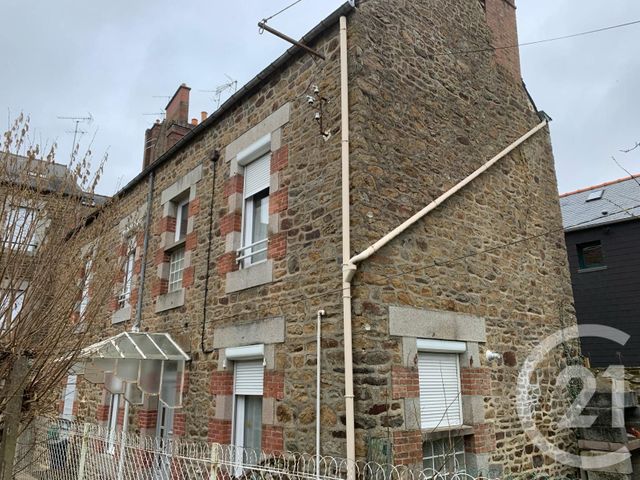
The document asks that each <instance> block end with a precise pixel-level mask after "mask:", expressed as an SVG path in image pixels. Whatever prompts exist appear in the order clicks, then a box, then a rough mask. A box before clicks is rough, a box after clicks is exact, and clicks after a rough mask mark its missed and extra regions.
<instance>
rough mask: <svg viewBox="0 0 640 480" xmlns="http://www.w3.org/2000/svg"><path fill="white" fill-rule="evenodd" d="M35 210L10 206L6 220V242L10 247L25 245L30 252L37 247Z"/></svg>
mask: <svg viewBox="0 0 640 480" xmlns="http://www.w3.org/2000/svg"><path fill="white" fill-rule="evenodd" d="M34 221H35V210H33V209H31V208H27V207H18V206H10V207H9V208H8V211H7V215H6V217H5V222H4V242H5V244H6V245H8V246H9V248H12V249H16V250H17V249H19V248H21V247H25V246H26V249H27V251H28V252H32V251H34V250H35V248H36V244H35V241H34Z"/></svg>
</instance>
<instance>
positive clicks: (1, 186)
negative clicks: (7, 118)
mask: <svg viewBox="0 0 640 480" xmlns="http://www.w3.org/2000/svg"><path fill="white" fill-rule="evenodd" d="M28 132H29V119H28V118H25V117H23V116H20V117H19V118H18V119H16V121H15V122H14V123H13V125H12V127H11V128H10V130H9V131H7V132H6V133H5V135H4V141H3V144H2V146H1V147H0V426H1V428H2V430H3V431H2V436H1V437H0V464H1V468H0V479H2V480H8V479H9V478H11V475H12V469H13V462H14V454H15V448H16V441H17V437H18V435H19V434H20V432H21V429H24V428H25V427H26V426H27V425H28V424H29V423H30V422H31V421H32V420H33V419H34V418H35V417H36V416H39V415H43V414H50V415H52V414H54V413H55V405H56V400H57V397H56V395H57V393H58V392H59V385H60V383H61V381H62V380H63V379H64V378H65V377H66V376H67V375H68V372H69V369H70V368H71V366H72V365H73V364H74V363H75V361H76V360H77V358H78V355H79V354H80V352H81V350H82V348H83V347H85V346H86V345H87V343H88V342H87V340H88V339H87V335H88V332H90V331H91V328H90V327H91V325H92V323H93V322H94V319H96V318H97V317H98V313H99V312H98V310H99V309H100V306H101V305H103V304H105V302H106V299H107V298H108V297H109V295H111V292H112V290H113V287H112V279H113V273H110V272H112V271H113V263H112V262H109V255H110V253H111V252H110V249H109V245H107V242H106V240H104V239H105V238H107V236H106V235H105V233H106V232H107V231H108V228H109V226H110V220H109V218H108V217H109V216H108V214H107V213H106V211H107V210H108V209H104V208H103V207H101V204H102V203H104V200H105V198H104V197H100V196H96V195H95V187H96V185H97V182H98V180H99V178H100V173H101V172H102V168H103V166H104V161H105V160H106V158H104V159H102V160H101V161H100V162H99V163H98V165H97V168H96V169H92V166H91V162H90V157H91V152H90V151H87V152H86V153H85V154H82V155H80V154H79V152H78V150H79V149H78V146H74V152H73V154H72V156H71V160H70V161H69V163H68V164H67V165H62V164H59V163H56V162H55V161H54V160H55V155H56V147H55V145H54V146H53V147H51V148H50V149H49V150H48V151H47V152H43V151H41V147H39V146H37V145H33V144H30V143H29V140H28V139H29V135H28ZM89 230H90V231H89ZM89 300H91V301H89Z"/></svg>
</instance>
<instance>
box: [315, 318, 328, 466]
mask: <svg viewBox="0 0 640 480" xmlns="http://www.w3.org/2000/svg"><path fill="white" fill-rule="evenodd" d="M325 314H326V312H325V311H324V310H318V321H317V324H316V478H318V479H319V478H320V391H321V382H322V317H324V316H325Z"/></svg>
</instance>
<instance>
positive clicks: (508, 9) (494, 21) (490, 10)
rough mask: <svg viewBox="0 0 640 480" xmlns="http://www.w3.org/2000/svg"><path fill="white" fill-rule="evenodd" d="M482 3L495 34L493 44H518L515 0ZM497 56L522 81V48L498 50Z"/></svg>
mask: <svg viewBox="0 0 640 480" xmlns="http://www.w3.org/2000/svg"><path fill="white" fill-rule="evenodd" d="M481 3H484V7H485V15H486V18H487V24H488V25H489V28H490V29H491V33H492V34H493V46H494V47H505V46H512V45H518V25H517V23H516V5H515V0H484V1H482V0H481ZM495 58H496V62H498V64H499V65H502V66H503V67H504V68H505V69H506V70H507V71H508V72H509V73H511V75H513V76H514V77H515V79H516V80H517V81H518V82H519V81H521V79H522V73H521V71H520V50H519V49H518V48H504V49H501V50H496V52H495Z"/></svg>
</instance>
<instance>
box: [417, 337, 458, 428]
mask: <svg viewBox="0 0 640 480" xmlns="http://www.w3.org/2000/svg"><path fill="white" fill-rule="evenodd" d="M442 343H455V344H458V343H460V342H442ZM462 345H464V344H462ZM418 376H419V380H420V418H421V424H422V428H423V429H429V430H437V429H443V428H451V427H459V426H461V425H462V401H461V389H460V369H459V363H458V354H457V353H440V352H437V353H436V352H426V351H421V352H419V353H418Z"/></svg>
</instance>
